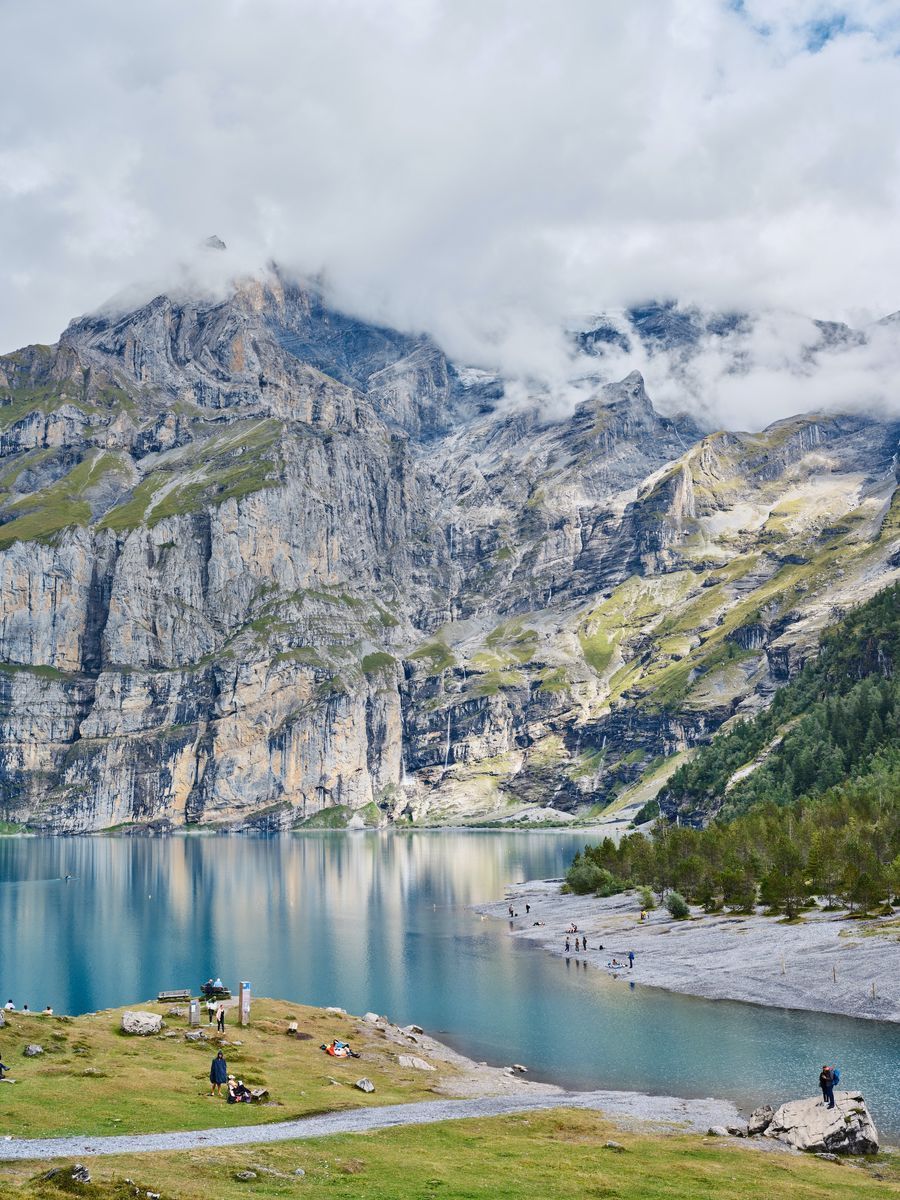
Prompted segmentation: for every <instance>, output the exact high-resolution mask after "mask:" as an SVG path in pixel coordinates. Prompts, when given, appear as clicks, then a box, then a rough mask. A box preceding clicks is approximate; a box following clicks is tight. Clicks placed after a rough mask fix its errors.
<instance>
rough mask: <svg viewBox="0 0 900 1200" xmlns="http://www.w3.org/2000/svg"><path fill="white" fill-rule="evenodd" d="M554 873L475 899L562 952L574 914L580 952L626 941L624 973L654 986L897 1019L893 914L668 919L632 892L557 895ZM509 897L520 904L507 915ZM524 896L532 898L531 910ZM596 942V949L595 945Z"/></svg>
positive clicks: (600, 954) (899, 990) (619, 953)
mask: <svg viewBox="0 0 900 1200" xmlns="http://www.w3.org/2000/svg"><path fill="white" fill-rule="evenodd" d="M560 882H561V881H560V880H544V881H535V882H529V883H526V884H522V885H519V886H517V887H513V888H510V889H509V891H508V893H507V898H506V899H505V900H502V901H497V902H496V903H492V904H486V905H477V906H475V908H476V911H477V912H479V913H484V914H486V915H488V916H491V917H497V918H498V919H501V920H506V921H507V922H508V923H509V926H510V933H511V935H512V936H513V937H517V938H523V939H525V940H528V941H531V942H534V943H537V944H538V945H541V946H543V947H544V948H545V949H547V950H549V951H550V952H551V953H553V954H560V955H564V954H565V937H566V929H567V928H568V926H569V924H570V923H571V922H574V923H575V924H576V925H577V926H578V931H579V935H580V934H582V933H584V934H586V935H587V939H588V950H587V951H586V952H584V951H582V952H581V953H580V954H579V957H580V958H581V959H585V960H587V961H588V962H589V963H591V964H592V965H595V966H597V967H601V968H604V967H606V964H607V963H608V962H609V961H610V960H611V959H612V958H613V957H616V958H618V959H622V958H623V957H624V956H625V955H627V953H628V951H629V950H633V951H634V955H635V961H634V969H633V971H630V972H629V978H633V979H634V981H635V982H636V983H643V984H647V985H649V986H651V987H658V988H665V989H667V990H668V991H673V992H683V993H685V994H687V995H692V996H705V997H707V998H708V999H712V1000H725V999H727V1000H744V1001H748V1002H749V1003H752V1004H762V1005H766V1006H769V1007H780V1008H799V1009H804V1010H813V1011H818V1012H827V1013H841V1014H844V1015H845V1016H851V1017H864V1018H867V1019H869V1020H878V1021H900V925H898V922H897V919H896V917H895V918H890V917H885V918H878V919H874V920H865V921H856V920H851V919H848V918H847V916H846V914H844V913H824V912H821V911H818V912H812V913H806V914H804V916H803V919H802V921H799V922H797V923H793V924H788V923H785V922H784V921H781V920H779V919H778V918H773V917H764V916H761V915H752V916H745V915H742V914H741V915H731V914H728V913H713V914H704V913H703V912H702V911H701V910H697V909H695V910H692V919H691V920H687V921H674V920H672V918H671V917H670V916H669V914H668V912H666V910H665V909H655V910H654V911H653V912H652V913H651V914H650V917H649V919H648V920H647V921H644V922H641V921H640V919H639V918H640V902H639V900H638V897H637V894H636V893H633V892H630V893H625V894H623V895H620V896H610V897H608V898H606V899H601V898H599V897H597V896H564V895H562V894H561V893H560ZM510 904H512V906H513V910H514V911H515V912H516V913H518V916H517V917H515V918H514V919H512V920H510V919H509V915H508V906H509V905H510ZM526 904H529V905H530V906H531V912H530V914H528V915H526V913H525V905H526ZM537 921H542V922H544V924H543V925H536V924H535V922H537ZM573 941H574V939H573ZM601 943H602V944H603V946H604V949H603V950H602V951H601V950H599V949H597V948H596V947H598V946H599V945H600V944H601ZM626 970H627V964H626ZM873 985H874V994H873Z"/></svg>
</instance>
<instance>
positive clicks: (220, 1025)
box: [216, 1001, 225, 1083]
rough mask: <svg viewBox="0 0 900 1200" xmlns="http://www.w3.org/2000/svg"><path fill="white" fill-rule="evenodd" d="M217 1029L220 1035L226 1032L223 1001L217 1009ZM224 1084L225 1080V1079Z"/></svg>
mask: <svg viewBox="0 0 900 1200" xmlns="http://www.w3.org/2000/svg"><path fill="white" fill-rule="evenodd" d="M216 1029H217V1030H218V1031H219V1033H224V1032H225V1005H224V1004H222V1002H221V1001H220V1002H219V1007H218V1008H217V1009H216ZM222 1082H223V1083H224V1082H225V1080H224V1079H223V1080H222Z"/></svg>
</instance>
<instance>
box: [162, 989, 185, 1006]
mask: <svg viewBox="0 0 900 1200" xmlns="http://www.w3.org/2000/svg"><path fill="white" fill-rule="evenodd" d="M190 999H191V990H190V988H173V990H172V991H169V992H158V993H157V996H156V1003H157V1004H171V1003H172V1002H173V1001H175V1000H190Z"/></svg>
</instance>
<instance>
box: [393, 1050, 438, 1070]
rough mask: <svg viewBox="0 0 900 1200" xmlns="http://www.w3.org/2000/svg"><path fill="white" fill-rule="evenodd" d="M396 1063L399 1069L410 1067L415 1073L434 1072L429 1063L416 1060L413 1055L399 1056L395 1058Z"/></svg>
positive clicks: (422, 1059) (421, 1059)
mask: <svg viewBox="0 0 900 1200" xmlns="http://www.w3.org/2000/svg"><path fill="white" fill-rule="evenodd" d="M397 1062H398V1063H399V1064H400V1066H401V1067H412V1068H413V1070H416V1071H433V1070H434V1067H433V1066H432V1065H431V1063H428V1062H426V1061H425V1059H424V1058H417V1057H416V1056H415V1054H400V1055H398V1056H397Z"/></svg>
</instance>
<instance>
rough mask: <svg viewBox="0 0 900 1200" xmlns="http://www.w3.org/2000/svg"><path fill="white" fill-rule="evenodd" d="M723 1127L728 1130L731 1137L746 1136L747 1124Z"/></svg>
mask: <svg viewBox="0 0 900 1200" xmlns="http://www.w3.org/2000/svg"><path fill="white" fill-rule="evenodd" d="M725 1128H726V1129H727V1130H728V1132H729V1133H730V1134H731V1136H732V1137H746V1136H747V1126H746V1125H726V1127H725Z"/></svg>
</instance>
